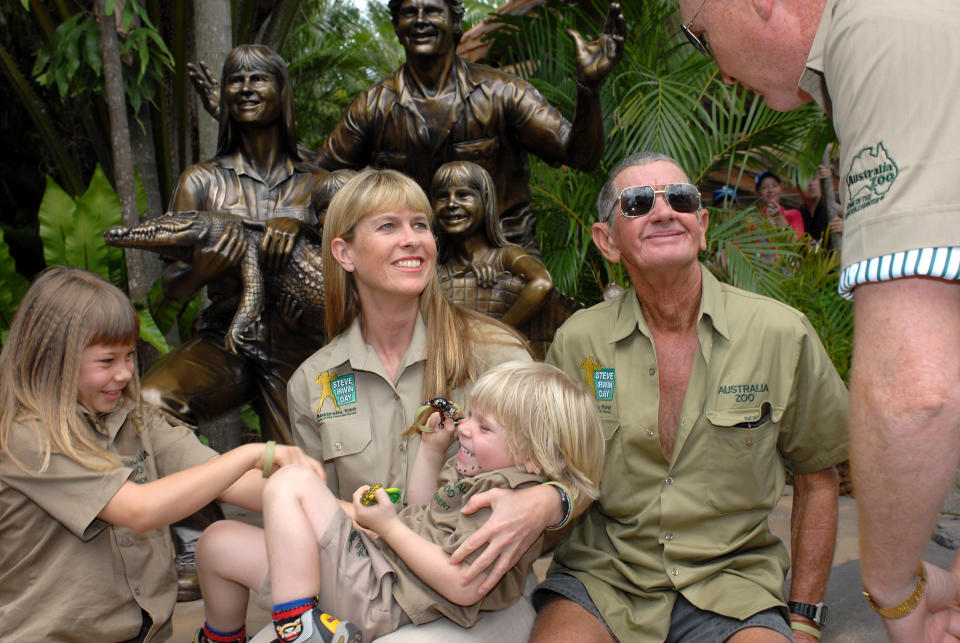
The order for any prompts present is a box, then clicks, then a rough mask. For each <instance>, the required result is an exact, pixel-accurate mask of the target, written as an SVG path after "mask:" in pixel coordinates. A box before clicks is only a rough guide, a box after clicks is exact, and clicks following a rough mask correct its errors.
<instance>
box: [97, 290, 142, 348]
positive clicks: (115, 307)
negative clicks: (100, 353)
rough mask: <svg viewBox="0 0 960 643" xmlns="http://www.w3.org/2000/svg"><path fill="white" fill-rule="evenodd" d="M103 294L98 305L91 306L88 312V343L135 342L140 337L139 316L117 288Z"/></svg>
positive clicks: (113, 344) (116, 343) (113, 343)
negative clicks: (113, 291) (114, 290)
mask: <svg viewBox="0 0 960 643" xmlns="http://www.w3.org/2000/svg"><path fill="white" fill-rule="evenodd" d="M104 295H106V296H104V297H103V298H102V300H101V301H100V302H98V304H99V305H97V306H92V307H91V308H90V311H89V313H88V317H87V324H88V328H89V329H90V341H89V342H88V344H105V345H108V346H116V345H120V344H135V343H136V342H137V339H138V338H139V337H140V317H139V316H138V315H137V311H136V310H135V309H134V307H133V304H131V303H130V300H129V299H127V297H126V295H124V294H123V293H122V292H121V291H120V290H119V289H118V290H117V291H116V293H112V292H110V293H109V294H108V293H104ZM109 295H113V296H109Z"/></svg>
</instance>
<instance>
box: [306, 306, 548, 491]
mask: <svg viewBox="0 0 960 643" xmlns="http://www.w3.org/2000/svg"><path fill="white" fill-rule="evenodd" d="M497 332H498V333H501V332H502V331H497ZM502 335H503V341H511V342H512V336H510V335H508V334H507V333H505V332H502ZM426 344H427V327H426V325H425V324H424V323H423V320H422V318H421V317H420V316H419V315H418V316H417V322H416V325H415V327H414V331H413V340H412V341H411V343H410V348H408V349H407V354H406V355H404V357H403V359H402V360H401V361H400V364H399V365H398V366H397V375H396V380H395V381H392V382H391V381H390V378H389V377H388V376H387V374H386V372H385V371H384V369H383V366H382V365H381V363H380V358H379V356H378V355H377V352H376V350H375V349H374V348H373V347H372V346H370V345H369V344H367V343H366V342H365V341H364V340H363V335H362V334H361V332H360V321H359V318H357V319H356V320H354V322H353V324H351V325H350V328H348V329H347V330H346V331H345V332H343V333H341V334H340V335H339V336H337V337H335V338H334V339H333V341H331V342H330V343H329V344H327V345H326V346H324V347H323V348H321V349H320V350H319V351H317V352H316V353H314V354H313V355H312V356H310V357H309V358H308V359H307V361H305V362H304V363H303V364H301V365H300V368H298V369H297V370H296V372H295V373H294V374H293V376H292V377H291V378H290V381H289V382H288V383H287V398H288V401H289V407H290V424H291V427H292V430H293V442H294V444H296V445H297V446H299V447H301V448H302V449H303V450H304V451H306V452H307V453H308V454H309V455H311V456H313V457H314V458H317V459H318V460H322V461H323V462H324V468H325V469H326V474H327V485H328V486H329V487H330V489H331V491H333V493H334V495H335V496H337V497H339V498H342V499H344V500H349V499H350V498H351V496H352V495H353V492H354V491H355V490H356V489H357V488H358V487H360V486H362V485H365V484H375V483H380V484H382V485H383V486H385V487H398V488H400V489H403V488H405V487H406V483H407V478H408V476H409V475H410V471H411V469H412V468H413V461H414V459H415V458H416V456H417V449H419V448H420V434H419V433H415V434H414V435H411V436H408V437H402V436H401V435H400V434H401V432H403V430H404V429H406V428H407V427H408V426H410V425H411V424H412V423H413V418H414V416H415V414H416V412H417V409H418V408H420V405H421V404H423V401H424V399H425V398H424V392H423V374H424V369H425V368H426V362H427V345H426ZM474 351H475V357H476V363H475V364H474V369H473V371H474V373H475V374H476V375H477V376H479V375H481V374H483V372H484V371H486V370H487V369H489V368H490V367H492V366H496V365H497V364H501V363H503V362H507V361H511V360H523V361H527V362H529V361H531V358H530V355H529V353H527V351H526V350H524V349H523V348H522V347H521V346H520V345H519V344H518V343H509V344H497V343H494V342H482V343H478V344H476V345H475V346H474ZM471 390H473V383H472V382H469V381H468V382H467V383H466V384H464V386H462V387H460V388H458V389H455V390H453V391H451V392H450V396H449V399H451V400H452V401H454V402H456V403H457V404H459V405H460V408H462V409H464V410H466V408H467V407H466V403H467V401H468V399H469V397H470V391H471ZM428 396H429V395H428ZM451 448H453V447H451Z"/></svg>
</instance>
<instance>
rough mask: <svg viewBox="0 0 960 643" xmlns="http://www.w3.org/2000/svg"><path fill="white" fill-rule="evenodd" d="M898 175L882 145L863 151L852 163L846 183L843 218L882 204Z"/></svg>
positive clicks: (891, 159) (894, 165)
mask: <svg viewBox="0 0 960 643" xmlns="http://www.w3.org/2000/svg"><path fill="white" fill-rule="evenodd" d="M899 174H900V169H899V168H898V167H897V162H896V161H894V160H893V158H892V157H891V156H890V153H889V152H887V148H886V146H884V144H883V142H882V141H881V142H879V143H877V144H876V145H874V146H870V145H868V146H866V147H864V148H863V149H862V150H860V151H859V152H858V153H857V154H856V155H855V156H854V157H853V159H852V160H851V161H850V171H849V172H847V176H846V178H845V179H844V182H845V183H846V184H847V194H848V195H849V199H848V201H847V211H846V213H845V214H844V218H847V217H849V216H851V215H853V214H856V213H857V212H859V211H860V210H863V209H864V208H866V207H869V206H871V205H874V204H875V203H880V202H881V201H883V198H884V197H885V196H886V194H887V192H889V191H890V188H891V187H893V182H894V181H896V180H897V176H898V175H899Z"/></svg>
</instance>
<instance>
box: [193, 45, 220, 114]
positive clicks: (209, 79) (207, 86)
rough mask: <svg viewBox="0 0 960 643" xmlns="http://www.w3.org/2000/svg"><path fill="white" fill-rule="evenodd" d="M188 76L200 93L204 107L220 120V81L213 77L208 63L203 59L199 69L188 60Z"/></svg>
mask: <svg viewBox="0 0 960 643" xmlns="http://www.w3.org/2000/svg"><path fill="white" fill-rule="evenodd" d="M187 76H189V77H190V82H192V83H193V88H194V89H196V90H197V93H198V94H200V101H201V102H202V103H203V108H204V109H205V110H207V113H209V114H210V115H211V116H213V117H214V118H216V119H217V120H219V119H220V83H219V82H218V81H217V79H216V78H214V77H213V74H211V73H210V68H209V67H207V63H205V62H203V61H202V60H201V61H200V68H199V69H197V66H196V65H194V64H193V63H191V62H188V63H187Z"/></svg>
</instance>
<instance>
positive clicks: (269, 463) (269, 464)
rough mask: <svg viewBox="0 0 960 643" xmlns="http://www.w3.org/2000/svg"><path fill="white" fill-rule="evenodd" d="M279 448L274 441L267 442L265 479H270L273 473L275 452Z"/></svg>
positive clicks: (264, 453)
mask: <svg viewBox="0 0 960 643" xmlns="http://www.w3.org/2000/svg"><path fill="white" fill-rule="evenodd" d="M276 448H277V443H276V442H274V441H273V440H270V441H269V442H267V446H266V448H265V449H264V451H263V477H264V478H269V477H270V474H271V473H273V450H274V449H276Z"/></svg>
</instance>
